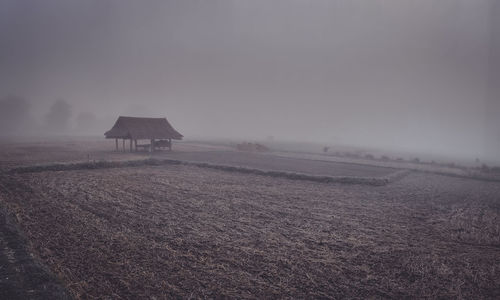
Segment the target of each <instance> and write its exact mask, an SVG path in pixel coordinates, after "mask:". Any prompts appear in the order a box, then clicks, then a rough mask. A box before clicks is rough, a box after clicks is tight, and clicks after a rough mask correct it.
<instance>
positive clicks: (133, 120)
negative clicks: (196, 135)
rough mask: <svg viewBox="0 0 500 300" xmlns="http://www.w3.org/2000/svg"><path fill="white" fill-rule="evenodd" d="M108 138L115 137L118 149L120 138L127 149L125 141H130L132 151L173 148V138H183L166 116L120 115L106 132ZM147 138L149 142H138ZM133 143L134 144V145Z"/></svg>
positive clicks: (123, 146)
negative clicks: (141, 116)
mask: <svg viewBox="0 0 500 300" xmlns="http://www.w3.org/2000/svg"><path fill="white" fill-rule="evenodd" d="M104 136H105V137H106V138H107V139H115V146H116V150H117V151H118V150H119V147H118V140H119V139H121V140H122V148H123V151H125V141H126V140H129V142H130V152H132V151H133V150H135V151H137V150H138V149H143V150H148V151H151V152H152V151H154V150H155V149H159V148H168V149H169V150H172V140H181V139H182V138H183V136H182V134H180V133H179V132H178V131H177V130H175V129H174V128H173V127H172V125H170V123H169V122H168V121H167V119H166V118H138V117H123V116H120V117H118V120H116V122H115V125H113V128H111V129H110V130H108V131H107V132H106V133H104ZM141 140H142V141H144V140H147V141H149V143H146V144H138V141H141ZM132 143H133V145H132Z"/></svg>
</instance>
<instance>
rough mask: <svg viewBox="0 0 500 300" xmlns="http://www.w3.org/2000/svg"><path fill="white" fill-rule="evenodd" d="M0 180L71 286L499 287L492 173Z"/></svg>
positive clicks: (103, 293)
mask: <svg viewBox="0 0 500 300" xmlns="http://www.w3.org/2000/svg"><path fill="white" fill-rule="evenodd" d="M0 193H2V194H5V195H7V196H8V197H4V199H6V200H5V202H6V204H7V205H8V207H9V209H10V210H12V211H13V212H15V213H16V214H17V215H18V216H19V222H20V224H21V225H22V227H23V229H24V231H25V232H26V233H27V235H28V236H29V238H30V240H31V241H32V244H33V247H34V250H35V251H36V253H37V254H38V255H39V256H40V258H41V259H42V260H43V261H44V262H45V263H46V264H47V265H48V266H49V267H50V268H51V269H52V270H53V271H54V272H56V273H57V274H59V275H60V276H61V277H62V278H63V279H64V280H65V282H66V284H67V286H68V288H69V289H70V290H71V291H72V293H73V295H74V296H76V297H82V298H92V297H101V298H106V297H123V298H148V297H153V296H154V297H156V298H173V297H189V296H193V297H216V298H220V297H236V298H261V297H273V296H275V297H277V296H280V297H297V298H304V297H333V298H340V297H362V298H364V297H369V296H370V297H393V298H401V297H410V296H412V297H451V298H454V297H459V296H462V297H466V298H468V297H474V298H476V297H483V298H488V297H490V298H494V297H498V296H500V288H499V287H500V261H499V260H498V259H497V258H498V257H499V255H500V242H499V240H498V226H497V223H495V220H498V216H499V211H498V205H499V199H498V197H497V195H498V194H500V186H499V185H498V184H495V183H491V182H477V181H470V180H465V179H459V178H450V177H444V176H438V175H432V174H425V175H424V174H420V173H412V174H409V175H408V176H406V177H404V178H402V179H401V180H399V181H396V182H393V183H391V184H389V185H385V186H376V187H374V186H364V185H342V184H331V183H329V184H325V183H321V182H312V181H299V180H288V179H286V178H280V177H270V176H256V175H254V174H243V173H233V172H225V171H220V170H216V169H207V168H199V167H195V166H191V165H172V164H169V165H163V166H158V167H155V166H143V167H134V168H112V169H98V170H86V169H82V170H75V171H55V172H39V173H23V174H20V173H17V174H11V175H10V176H8V177H7V176H3V177H1V178H0ZM481 211H486V212H487V214H488V218H486V219H485V218H483V219H482V221H479V217H478V215H477V214H478V213H480V212H481ZM458 212H459V216H460V217H457V213H458ZM474 226H479V227H480V228H481V229H482V230H475V229H474ZM458 230H462V231H463V232H466V233H468V235H463V234H462V235H460V236H458V235H457V234H456V232H457V231H458Z"/></svg>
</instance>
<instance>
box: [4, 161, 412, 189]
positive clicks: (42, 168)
mask: <svg viewBox="0 0 500 300" xmlns="http://www.w3.org/2000/svg"><path fill="white" fill-rule="evenodd" d="M161 165H189V166H196V167H200V168H209V169H217V170H222V171H228V172H238V173H245V174H256V175H263V176H271V177H281V178H287V179H293V180H307V181H314V182H325V183H343V184H362V185H372V186H382V185H386V184H389V183H391V182H394V181H395V180H398V179H401V178H402V177H404V176H406V175H407V174H408V173H409V172H411V171H410V170H399V171H395V172H393V173H391V174H389V175H386V176H383V177H360V176H328V175H312V174H306V173H299V172H288V171H278V170H262V169H257V168H249V167H243V166H232V165H224V164H213V163H208V162H197V161H186V160H174V159H154V158H148V159H143V160H127V161H96V162H81V163H56V164H45V165H35V166H23V167H18V168H13V169H10V170H9V171H8V173H11V174H15V173H37V172H46V171H71V170H91V169H108V168H124V167H141V166H161Z"/></svg>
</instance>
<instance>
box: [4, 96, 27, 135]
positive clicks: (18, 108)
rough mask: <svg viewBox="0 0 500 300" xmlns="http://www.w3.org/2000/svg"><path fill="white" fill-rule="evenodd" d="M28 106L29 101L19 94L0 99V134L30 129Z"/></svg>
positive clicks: (24, 131) (16, 132) (20, 132)
mask: <svg viewBox="0 0 500 300" xmlns="http://www.w3.org/2000/svg"><path fill="white" fill-rule="evenodd" d="M30 108H31V104H30V102H28V101H27V100H26V99H24V98H22V97H19V96H15V95H8V96H6V97H4V98H2V99H0V134H1V135H14V134H22V133H26V132H27V131H28V130H29V129H31V128H32V127H33V118H32V116H31V114H30Z"/></svg>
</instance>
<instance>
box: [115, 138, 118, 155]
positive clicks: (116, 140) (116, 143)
mask: <svg viewBox="0 0 500 300" xmlns="http://www.w3.org/2000/svg"><path fill="white" fill-rule="evenodd" d="M115 146H116V152H118V139H115Z"/></svg>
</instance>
